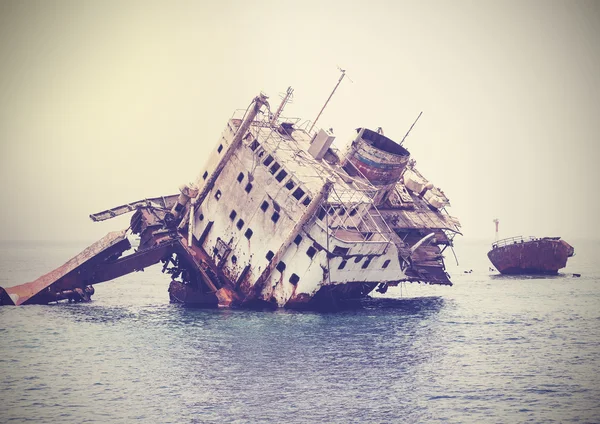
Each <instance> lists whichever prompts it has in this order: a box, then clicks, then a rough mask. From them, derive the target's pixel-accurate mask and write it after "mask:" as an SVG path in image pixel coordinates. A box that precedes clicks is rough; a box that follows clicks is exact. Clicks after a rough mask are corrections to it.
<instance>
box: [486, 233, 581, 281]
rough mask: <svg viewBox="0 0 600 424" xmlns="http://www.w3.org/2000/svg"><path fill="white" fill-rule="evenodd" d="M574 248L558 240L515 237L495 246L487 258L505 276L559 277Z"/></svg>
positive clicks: (554, 238)
mask: <svg viewBox="0 0 600 424" xmlns="http://www.w3.org/2000/svg"><path fill="white" fill-rule="evenodd" d="M573 255H574V249H573V247H572V246H571V245H569V244H568V243H567V242H566V241H564V240H560V238H559V237H544V238H540V239H533V238H531V239H524V238H522V237H515V238H511V239H505V240H500V241H499V242H497V243H494V245H493V248H492V250H490V251H489V252H488V258H489V259H490V261H491V262H492V264H493V265H494V266H495V267H496V269H497V270H498V271H499V272H500V273H502V274H513V275H515V274H551V275H552V274H557V273H558V270H559V269H561V268H564V267H565V266H567V259H568V258H569V257H571V256H573Z"/></svg>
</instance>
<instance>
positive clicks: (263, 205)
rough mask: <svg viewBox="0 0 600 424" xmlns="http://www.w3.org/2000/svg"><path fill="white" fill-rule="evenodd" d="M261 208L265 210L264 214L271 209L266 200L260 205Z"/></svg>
mask: <svg viewBox="0 0 600 424" xmlns="http://www.w3.org/2000/svg"><path fill="white" fill-rule="evenodd" d="M260 208H261V209H262V210H263V212H265V211H266V210H267V209H269V203H268V202H267V201H266V200H265V201H263V202H262V204H261V205H260Z"/></svg>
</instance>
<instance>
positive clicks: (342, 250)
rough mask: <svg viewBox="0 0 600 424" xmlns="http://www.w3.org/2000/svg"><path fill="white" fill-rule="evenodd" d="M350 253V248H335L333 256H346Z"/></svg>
mask: <svg viewBox="0 0 600 424" xmlns="http://www.w3.org/2000/svg"><path fill="white" fill-rule="evenodd" d="M348 252H350V248H349V247H342V246H335V247H334V248H333V254H334V255H336V256H346V255H347V254H348Z"/></svg>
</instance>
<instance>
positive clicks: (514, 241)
mask: <svg viewBox="0 0 600 424" xmlns="http://www.w3.org/2000/svg"><path fill="white" fill-rule="evenodd" d="M535 240H538V238H537V237H533V236H529V237H523V236H516V237H509V238H505V239H502V240H498V241H495V242H493V243H492V248H493V249H496V248H498V247H504V246H508V245H510V244H518V243H527V242H528V241H535Z"/></svg>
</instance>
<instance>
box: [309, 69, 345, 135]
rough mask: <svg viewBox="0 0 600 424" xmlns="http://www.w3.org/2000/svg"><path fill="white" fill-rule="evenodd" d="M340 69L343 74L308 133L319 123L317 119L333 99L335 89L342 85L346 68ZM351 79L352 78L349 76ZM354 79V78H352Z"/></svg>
mask: <svg viewBox="0 0 600 424" xmlns="http://www.w3.org/2000/svg"><path fill="white" fill-rule="evenodd" d="M338 69H339V70H340V71H341V72H342V75H340V79H339V80H338V82H337V84H336V85H335V87H333V91H332V92H331V94H330V95H329V97H328V98H327V101H325V104H324V105H323V107H322V108H321V111H320V112H319V114H318V115H317V117H316V118H315V120H314V122H313V124H312V125H311V127H310V129H309V130H308V133H309V134H310V132H311V131H312V130H313V128H314V127H315V124H316V123H317V121H318V120H319V117H320V116H321V114H322V113H323V111H324V110H325V106H327V103H329V100H331V98H332V97H333V93H335V90H337V88H338V86H339V85H340V83H341V82H342V80H343V79H344V77H345V76H346V70H345V69H342V68H340V67H339V66H338ZM348 79H350V78H348ZM350 81H352V80H350Z"/></svg>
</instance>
